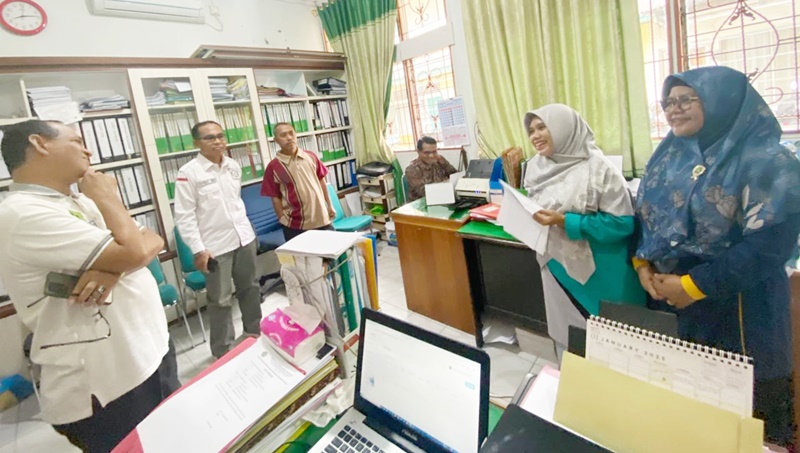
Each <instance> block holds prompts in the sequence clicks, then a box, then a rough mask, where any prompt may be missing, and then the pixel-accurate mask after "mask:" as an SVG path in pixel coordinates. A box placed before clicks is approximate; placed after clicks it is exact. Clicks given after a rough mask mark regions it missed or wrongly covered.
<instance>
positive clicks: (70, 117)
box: [34, 102, 83, 124]
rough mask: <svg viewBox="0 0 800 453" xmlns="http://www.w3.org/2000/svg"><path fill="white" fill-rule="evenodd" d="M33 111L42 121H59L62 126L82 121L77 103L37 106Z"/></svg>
mask: <svg viewBox="0 0 800 453" xmlns="http://www.w3.org/2000/svg"><path fill="white" fill-rule="evenodd" d="M34 110H35V111H36V116H38V117H39V119H40V120H43V121H47V120H53V121H61V122H62V123H64V124H72V123H77V122H79V121H81V120H82V119H83V117H81V109H80V108H79V107H78V103H77V102H64V103H61V104H51V105H42V106H37V107H36V108H35V109H34Z"/></svg>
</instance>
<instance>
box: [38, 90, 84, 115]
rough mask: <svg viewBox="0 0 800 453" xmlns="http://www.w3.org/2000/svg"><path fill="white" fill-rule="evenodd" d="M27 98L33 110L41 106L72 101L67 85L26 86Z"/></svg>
mask: <svg viewBox="0 0 800 453" xmlns="http://www.w3.org/2000/svg"><path fill="white" fill-rule="evenodd" d="M28 100H29V101H30V103H31V108H32V109H33V111H34V112H37V111H38V110H39V109H40V108H42V107H48V106H52V105H59V104H67V103H70V102H73V100H72V92H71V91H70V89H69V88H67V87H40V88H28Z"/></svg>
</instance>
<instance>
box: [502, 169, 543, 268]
mask: <svg viewBox="0 0 800 453" xmlns="http://www.w3.org/2000/svg"><path fill="white" fill-rule="evenodd" d="M500 183H501V184H502V185H503V191H504V195H503V205H502V207H501V208H500V214H498V216H497V223H498V224H499V225H502V227H503V229H504V230H505V231H506V233H508V234H510V235H512V236H514V237H515V238H517V239H519V240H520V242H522V243H523V244H525V245H527V246H528V247H530V248H531V249H533V250H536V251H537V252H538V253H541V254H545V253H546V252H547V237H548V234H549V232H550V227H547V226H543V225H542V224H540V223H539V222H537V221H535V220H533V214H535V213H536V212H538V211H541V210H542V207H541V206H539V205H538V204H537V203H536V202H535V201H533V200H531V199H530V198H528V197H526V196H525V195H522V194H521V193H519V192H518V191H517V190H516V189H514V188H513V187H511V186H509V185H508V184H506V183H505V182H504V181H500Z"/></svg>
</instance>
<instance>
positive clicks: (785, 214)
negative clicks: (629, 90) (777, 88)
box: [634, 67, 800, 444]
mask: <svg viewBox="0 0 800 453" xmlns="http://www.w3.org/2000/svg"><path fill="white" fill-rule="evenodd" d="M661 105H662V107H663V108H664V111H665V113H666V117H667V121H668V122H669V124H670V127H671V128H672V130H671V131H670V132H669V133H668V134H667V137H666V138H665V139H664V140H663V141H662V142H661V144H660V145H659V146H658V148H657V149H656V151H655V153H654V154H653V156H652V158H651V159H650V161H649V162H648V163H647V167H646V170H645V176H644V178H643V179H642V182H641V185H640V187H639V195H638V197H637V201H636V214H637V217H638V219H639V221H640V223H641V230H642V235H641V239H640V242H639V247H638V249H637V252H636V258H635V259H634V267H635V268H636V270H637V272H638V274H639V279H640V281H641V283H642V286H643V287H644V288H645V289H646V290H647V292H648V293H649V294H650V296H651V297H652V299H653V300H652V301H651V305H652V306H653V307H654V308H656V309H660V310H664V311H671V312H674V313H676V314H677V315H678V322H679V328H680V335H681V336H682V337H683V338H684V339H687V340H690V341H693V342H696V343H700V344H705V345H708V346H712V347H715V348H719V349H723V350H726V351H732V352H736V353H739V354H745V355H748V356H750V357H752V358H753V361H754V366H755V378H756V386H755V401H754V408H755V414H756V416H758V417H759V418H764V419H765V420H766V425H765V426H766V433H767V437H768V438H769V439H771V440H772V441H775V442H778V443H782V444H788V443H789V442H790V441H791V436H792V430H791V424H792V406H791V398H788V397H787V395H788V394H789V392H790V389H791V370H792V360H791V324H790V318H789V301H790V295H789V285H788V280H787V276H786V272H785V270H784V263H785V262H786V260H787V259H788V258H789V257H790V255H791V253H792V251H793V246H794V244H795V243H796V241H797V236H798V233H800V161H799V160H798V159H797V157H796V156H794V155H792V154H791V153H789V151H788V150H786V149H785V148H784V147H782V146H781V145H779V141H780V136H781V127H780V125H779V123H778V121H777V120H776V119H775V116H774V115H773V113H772V111H771V110H770V108H769V106H767V104H766V103H765V102H764V100H763V99H762V98H761V96H760V95H759V94H758V93H757V92H756V91H755V89H753V87H752V86H750V84H749V82H748V80H747V77H746V76H745V75H744V74H742V73H741V72H738V71H735V70H733V69H730V68H725V67H708V68H700V69H693V70H690V71H686V72H683V73H680V74H675V75H672V76H669V77H668V78H667V79H666V81H665V82H664V88H663V90H662V101H661Z"/></svg>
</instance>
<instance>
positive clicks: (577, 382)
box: [553, 352, 764, 453]
mask: <svg viewBox="0 0 800 453" xmlns="http://www.w3.org/2000/svg"><path fill="white" fill-rule="evenodd" d="M553 418H554V420H555V421H557V422H559V423H562V424H563V425H565V426H567V427H569V428H570V429H573V430H575V431H576V432H578V433H580V434H582V435H584V436H586V437H588V438H590V439H592V440H594V441H596V442H597V443H599V444H602V445H605V446H607V447H609V448H611V449H612V450H614V451H624V452H630V453H638V452H653V453H661V452H663V453H671V452H676V451H679V452H682V453H695V452H697V453H700V452H704V453H757V452H761V451H762V442H763V437H764V423H763V421H761V420H758V419H755V418H751V417H744V418H743V417H740V416H739V415H737V414H735V413H733V412H730V411H726V410H724V409H720V408H717V407H714V406H711V405H709V404H706V403H701V402H699V401H695V400H693V399H690V398H687V397H685V396H683V395H680V394H677V393H675V392H672V391H670V390H667V389H663V388H660V387H657V386H655V385H652V384H649V383H647V382H644V381H640V380H638V379H636V378H633V377H630V376H626V375H624V374H622V373H618V372H616V371H614V370H611V369H610V368H607V367H605V366H603V365H600V364H597V363H593V362H590V361H588V360H586V359H583V358H581V357H578V356H576V355H574V354H570V353H568V352H567V353H564V357H563V360H562V362H561V377H560V381H559V386H558V396H557V398H556V408H555V413H554V416H553Z"/></svg>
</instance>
